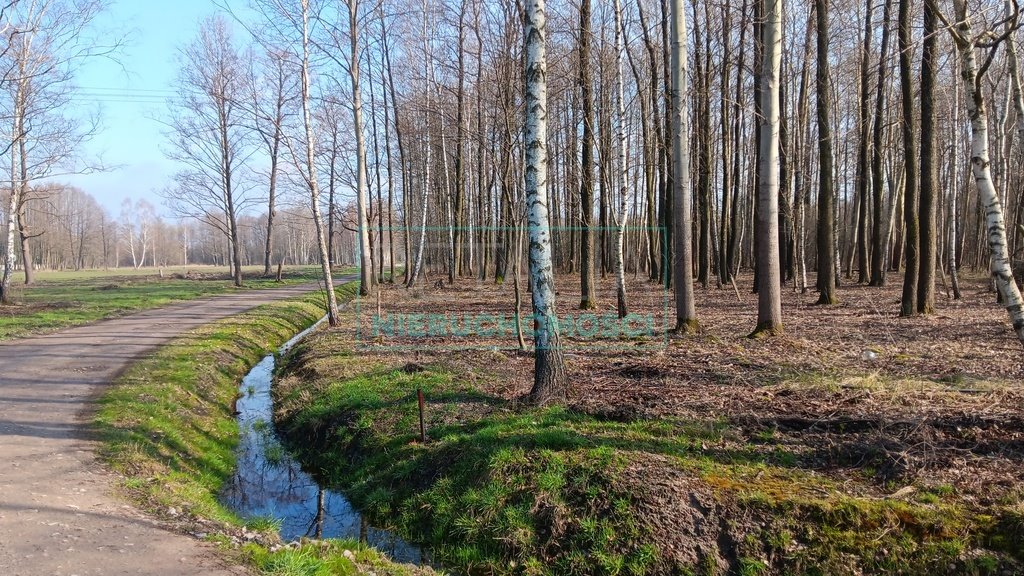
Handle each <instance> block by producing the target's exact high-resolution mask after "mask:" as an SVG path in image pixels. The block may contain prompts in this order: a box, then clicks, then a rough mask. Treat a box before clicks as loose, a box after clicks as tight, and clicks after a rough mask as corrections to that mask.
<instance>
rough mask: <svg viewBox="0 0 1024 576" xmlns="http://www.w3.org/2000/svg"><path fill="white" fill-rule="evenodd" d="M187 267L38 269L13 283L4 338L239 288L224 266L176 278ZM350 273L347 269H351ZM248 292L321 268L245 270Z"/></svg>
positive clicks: (2, 314)
mask: <svg viewBox="0 0 1024 576" xmlns="http://www.w3.org/2000/svg"><path fill="white" fill-rule="evenodd" d="M184 271H185V269H184V268H165V269H164V277H163V278H161V277H160V276H159V273H158V271H157V270H154V269H152V268H146V269H141V270H135V269H131V268H128V269H124V268H122V269H117V270H82V271H77V272H72V271H56V272H39V273H38V275H37V281H36V282H35V283H34V284H33V285H31V286H23V285H19V284H17V278H15V283H14V285H13V286H12V293H13V296H14V302H15V305H14V306H2V307H0V340H5V339H11V338H19V337H24V336H30V335H35V334H40V333H45V332H50V331H53V330H58V329H61V328H66V327H69V326H77V325H80V324H87V323H89V322H94V321H97V320H101V319H104V318H111V317H115V316H121V315H124V314H129V313H132V312H137V311H140V310H146V309H151V308H158V307H160V306H164V305H166V304H169V303H171V302H176V301H181V300H191V299H195V298H202V297H204V296H211V295H214V294H221V293H225V292H229V291H232V290H238V289H237V288H235V287H234V286H233V284H232V282H231V280H230V279H228V278H227V273H226V271H225V270H224V269H223V268H212V267H197V266H192V267H188V271H190V272H191V273H192V274H193V275H195V274H199V275H201V276H200V277H199V278H197V279H184V278H180V277H175V275H176V274H181V273H182V272H184ZM345 272H348V270H346V271H345ZM245 273H246V276H245V282H244V284H245V285H244V287H243V288H242V289H244V290H250V289H260V288H274V287H279V286H282V285H290V284H298V283H303V282H312V281H315V280H316V279H317V278H318V277H319V268H318V267H311V266H301V267H289V268H287V269H286V273H285V274H284V277H283V282H281V283H278V282H275V281H273V279H268V278H262V277H260V274H261V273H262V268H259V269H257V268H254V267H250V268H246V269H245Z"/></svg>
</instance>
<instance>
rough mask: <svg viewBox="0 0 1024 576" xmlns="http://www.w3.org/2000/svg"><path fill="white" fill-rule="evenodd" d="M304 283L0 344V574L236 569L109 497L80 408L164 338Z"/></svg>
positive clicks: (107, 476) (81, 575)
mask: <svg viewBox="0 0 1024 576" xmlns="http://www.w3.org/2000/svg"><path fill="white" fill-rule="evenodd" d="M313 289H316V285H315V284H314V285H303V286H294V287H288V288H280V289H275V290H264V291H252V292H243V293H239V294H231V295H227V296H217V297H213V298H209V299H204V300H193V301H191V302H184V303H180V304H175V305H172V306H168V307H165V308H161V309H157V310H150V311H146V312H141V313H139V314H134V315H132V316H126V317H124V318H118V319H114V320H107V321H103V322H99V323H96V324H92V325H89V326H82V327H78V328H72V329H68V330H64V331H61V332H58V333H55V334H50V335H47V336H41V337H38V338H29V339H25V340H15V341H11V342H0V574H2V575H4V576H44V575H45V576H50V575H54V576H58V575H59V576H70V575H77V576H86V575H98V574H103V575H105V576H108V575H120V574H132V575H137V574H160V575H164V576H167V575H170V576H176V575H199V574H202V575H226V574H244V573H245V571H244V570H241V569H239V568H238V567H229V566H225V565H224V564H223V562H221V561H220V560H219V559H218V558H217V555H216V554H214V553H213V552H212V550H210V549H209V548H208V547H206V546H204V545H203V544H200V543H198V542H197V541H196V540H193V539H191V538H189V537H187V536H181V535H178V534H174V533H171V532H168V531H167V530H164V529H162V528H161V527H160V526H159V525H158V524H157V523H156V522H155V521H153V520H151V519H149V518H147V517H145V516H143V515H142V514H141V513H140V512H138V511H136V510H135V509H134V508H132V507H130V506H128V505H127V504H126V503H125V502H123V501H121V500H120V499H119V498H117V496H115V495H114V494H113V493H112V484H113V482H114V481H115V478H114V476H113V474H111V473H110V472H108V471H107V470H105V469H104V467H103V466H102V465H101V464H100V463H99V462H98V461H97V460H96V456H95V447H96V445H95V441H94V440H92V439H90V438H89V422H88V416H89V414H88V412H89V409H90V406H91V401H92V400H93V399H94V398H95V396H96V394H97V392H98V391H99V387H100V386H102V385H105V384H107V383H109V382H110V381H111V380H113V379H114V377H116V376H117V374H118V373H120V372H121V371H122V370H123V369H124V368H125V367H126V366H127V365H128V364H129V363H130V362H131V361H132V360H134V359H136V358H138V357H140V356H141V355H143V354H146V353H148V352H151V351H152V350H153V349H154V348H156V347H157V346H159V345H161V344H163V343H165V342H167V341H168V340H170V339H171V338H173V337H175V336H178V335H179V334H181V333H183V332H185V331H187V330H190V329H192V328H196V327H198V326H201V325H203V324H207V323H210V322H213V321H215V320H219V319H221V318H224V317H227V316H231V315H234V314H238V313H241V312H244V311H245V310H248V309H249V308H252V307H254V306H257V305H260V304H265V303H268V302H271V301H274V300H280V299H283V298H288V297H293V296H297V295H299V294H302V293H304V292H308V291H310V290H313Z"/></svg>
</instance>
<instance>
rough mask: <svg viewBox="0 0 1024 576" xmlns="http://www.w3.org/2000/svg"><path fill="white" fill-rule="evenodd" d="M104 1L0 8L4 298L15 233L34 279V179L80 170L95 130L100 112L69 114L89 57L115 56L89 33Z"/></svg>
mask: <svg viewBox="0 0 1024 576" xmlns="http://www.w3.org/2000/svg"><path fill="white" fill-rule="evenodd" d="M105 6H106V2H105V0H77V1H75V0H36V1H33V2H13V1H11V2H7V3H5V4H3V6H2V7H0V22H2V24H0V30H2V31H3V32H4V37H5V40H6V44H5V45H4V46H3V47H2V50H0V70H2V74H0V93H2V94H3V95H4V96H5V98H6V102H4V108H5V114H4V116H5V118H4V120H5V121H9V122H10V124H9V126H10V131H9V132H8V137H7V139H6V142H5V144H6V146H4V152H5V153H9V154H10V162H9V164H8V166H9V169H10V173H9V177H8V178H6V180H7V181H8V182H9V183H10V194H9V197H8V210H7V231H6V232H7V234H6V236H7V249H6V250H5V253H4V271H3V276H2V277H0V302H8V301H9V299H10V298H9V293H10V283H11V276H12V273H13V270H14V266H15V264H16V252H15V249H16V248H15V247H16V243H15V236H16V235H17V237H18V240H20V245H21V253H22V254H21V256H22V265H23V270H24V273H25V283H26V284H30V283H32V279H33V276H32V272H33V266H32V258H31V254H30V250H29V242H28V240H29V239H30V238H32V237H33V235H34V233H33V232H32V231H31V230H29V228H28V224H27V222H26V219H25V211H26V209H27V205H28V202H29V201H30V200H32V198H31V196H30V192H31V191H30V184H31V183H32V182H34V181H37V180H40V179H43V178H48V177H53V176H57V175H59V174H62V173H65V174H66V173H81V172H86V171H89V170H91V169H92V168H94V167H90V166H83V165H81V163H80V162H79V158H78V157H77V156H76V154H77V152H78V149H79V146H80V145H81V144H82V143H83V142H84V141H86V140H87V139H89V138H90V137H91V136H92V135H93V134H94V133H95V131H96V128H97V120H96V118H95V117H93V118H90V119H88V121H86V122H82V121H81V120H79V119H77V118H75V117H73V116H70V115H68V112H69V111H68V108H69V107H68V104H69V102H70V100H71V97H72V95H73V94H74V86H73V80H74V75H75V73H76V71H77V69H78V67H79V66H80V65H81V64H82V63H83V62H85V61H87V60H88V59H90V58H93V57H96V56H101V55H110V54H112V53H113V52H114V51H115V50H116V48H117V45H118V40H116V39H113V40H111V39H110V38H104V39H99V38H95V37H92V35H91V34H90V30H91V27H92V25H93V24H94V23H95V21H96V18H97V16H98V15H99V14H100V13H101V12H102V11H103V9H104V8H105Z"/></svg>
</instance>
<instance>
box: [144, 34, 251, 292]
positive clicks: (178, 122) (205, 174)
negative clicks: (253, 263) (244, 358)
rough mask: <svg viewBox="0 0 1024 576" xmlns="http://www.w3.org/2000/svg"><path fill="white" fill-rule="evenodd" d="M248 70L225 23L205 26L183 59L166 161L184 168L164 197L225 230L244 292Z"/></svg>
mask: <svg viewBox="0 0 1024 576" xmlns="http://www.w3.org/2000/svg"><path fill="white" fill-rule="evenodd" d="M246 72H247V70H246V66H245V62H244V60H243V59H242V56H241V54H240V53H239V50H238V48H237V47H236V46H235V43H234V39H233V38H232V34H231V30H230V28H229V26H228V23H227V21H226V20H225V19H224V18H223V17H219V16H217V17H213V18H209V19H207V20H206V21H205V22H204V23H203V25H202V26H201V27H200V30H199V36H198V37H197V38H196V40H195V41H194V42H193V43H192V44H190V45H189V46H186V47H185V48H184V49H183V50H182V53H181V70H180V72H179V82H180V84H181V86H182V88H183V89H182V91H181V95H180V96H178V97H177V98H175V99H173V100H171V102H170V103H169V104H170V110H171V117H170V118H169V120H168V122H167V125H168V127H169V129H170V130H169V133H168V137H169V142H170V144H169V147H168V149H167V150H166V154H167V155H168V157H170V158H172V159H173V160H175V161H177V162H179V163H181V164H182V166H183V167H184V168H183V169H182V170H181V171H179V172H178V173H177V174H176V175H175V183H176V186H175V187H174V188H170V189H168V190H165V191H164V192H163V196H164V199H165V200H166V202H167V205H168V206H169V207H170V208H171V209H173V210H174V211H175V212H177V213H178V214H179V215H181V216H186V217H192V218H197V219H199V220H202V221H203V222H206V223H208V224H210V225H212V226H215V227H217V228H218V229H220V230H221V231H222V232H223V233H224V235H225V237H226V238H227V240H228V243H229V245H230V254H231V273H232V277H233V279H234V283H235V285H236V286H241V285H242V261H241V254H242V250H241V245H240V238H241V235H240V234H239V231H238V217H239V215H240V214H241V212H242V209H243V208H244V206H245V204H246V202H247V192H248V184H247V183H246V182H245V171H246V170H247V169H248V165H247V164H248V161H249V159H250V158H251V156H252V154H253V152H254V149H255V148H254V146H253V144H254V142H253V140H252V138H251V133H250V131H249V129H248V126H249V122H248V118H247V117H246V115H245V112H246V111H245V109H244V108H243V107H242V106H241V105H240V103H241V102H244V101H246V100H247V94H246V92H247V87H246V84H247V73H246Z"/></svg>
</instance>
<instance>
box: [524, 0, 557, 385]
mask: <svg viewBox="0 0 1024 576" xmlns="http://www.w3.org/2000/svg"><path fill="white" fill-rule="evenodd" d="M523 24H524V42H525V51H526V110H525V111H526V122H525V124H526V125H525V127H524V128H525V129H524V139H525V142H524V148H525V160H526V166H525V170H524V172H525V179H524V181H525V187H526V209H527V213H526V214H527V217H526V220H527V230H528V233H529V238H530V246H529V255H530V286H531V288H532V289H533V293H532V296H533V344H534V348H535V352H534V355H535V363H534V385H533V391H532V392H531V396H532V398H533V400H534V402H535V403H537V404H545V403H547V402H550V401H558V400H563V399H564V398H565V366H564V361H563V357H562V352H561V348H560V344H559V339H558V317H557V315H556V310H555V278H554V272H553V268H552V261H551V230H550V227H549V220H548V205H547V198H548V194H547V190H548V173H547V165H548V150H547V101H548V92H547V54H546V48H545V34H546V31H545V28H546V14H545V11H544V0H527V3H526V9H525V14H524V18H523Z"/></svg>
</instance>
